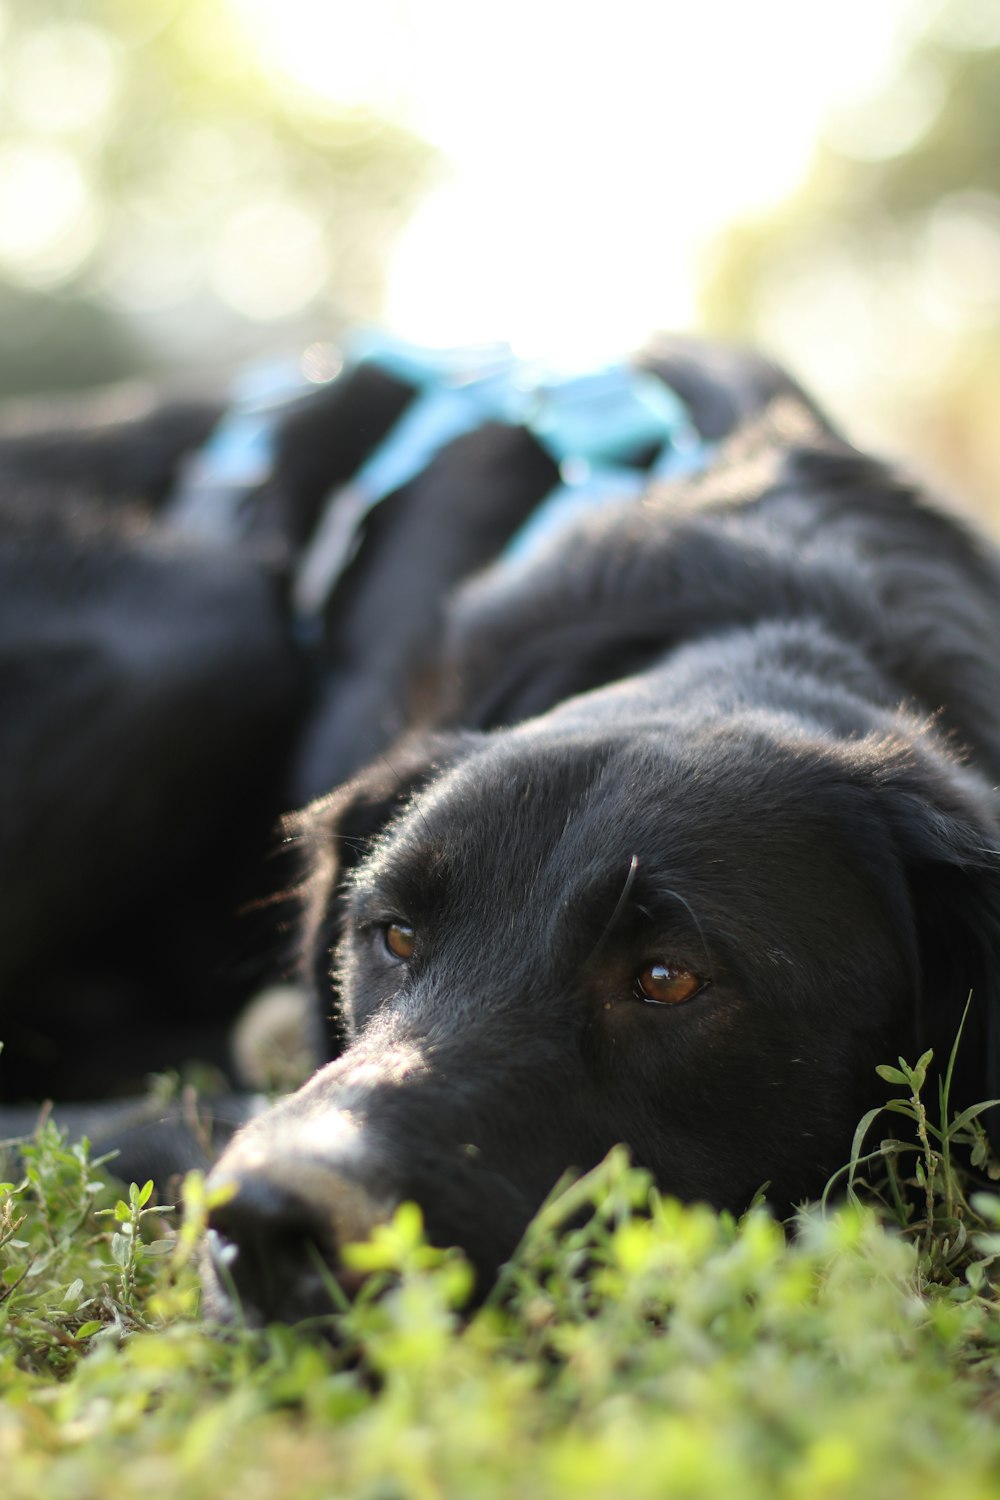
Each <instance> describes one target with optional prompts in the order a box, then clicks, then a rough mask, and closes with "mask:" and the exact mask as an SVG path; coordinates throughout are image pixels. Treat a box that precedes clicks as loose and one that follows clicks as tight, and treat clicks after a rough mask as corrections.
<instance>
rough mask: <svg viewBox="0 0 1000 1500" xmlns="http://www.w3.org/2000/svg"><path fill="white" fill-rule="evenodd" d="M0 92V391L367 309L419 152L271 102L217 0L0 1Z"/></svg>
mask: <svg viewBox="0 0 1000 1500" xmlns="http://www.w3.org/2000/svg"><path fill="white" fill-rule="evenodd" d="M0 78H2V85H0V394H3V393H9V392H12V391H22V392H27V391H31V390H37V389H43V388H54V387H65V386H69V385H73V384H76V383H82V382H84V381H94V380H99V379H107V378H114V377H117V376H119V375H122V374H126V373H130V372H132V371H134V370H136V369H139V368H142V367H147V368H148V367H150V366H156V365H159V366H161V367H162V366H163V365H169V364H171V363H175V362H176V363H179V362H184V363H189V362H191V361H192V359H197V360H199V361H200V362H201V363H202V364H204V363H205V362H206V361H209V362H214V363H216V364H223V363H225V362H226V361H227V359H231V358H232V357H234V356H235V355H238V354H239V353H240V352H241V350H243V349H246V348H250V347H259V346H260V344H261V342H262V341H264V340H265V339H266V337H267V335H264V334H262V332H261V325H270V326H271V328H272V329H274V328H275V327H276V326H279V325H281V326H283V327H284V328H285V329H287V327H288V324H289V322H290V321H291V322H293V323H294V321H295V320H301V325H302V326H303V327H304V326H305V320H306V318H308V328H309V335H308V336H310V337H318V336H324V335H328V334H330V333H336V332H337V331H338V329H339V328H340V327H341V326H342V325H343V323H344V322H345V321H347V320H348V319H352V320H353V319H358V318H370V317H373V316H377V314H378V312H379V308H380V302H381V296H382V268H383V266H384V263H385V259H386V254H387V251H388V248H389V245H390V242H391V239H392V237H393V235H394V234H395V233H396V232H397V231H398V230H399V229H400V228H401V227H402V225H403V223H404V222H405V220H406V218H407V216H408V214H409V212H410V210H411V209H412V207H413V205H414V203H415V202H416V199H417V197H418V196H419V194H420V193H421V192H422V191H423V190H424V189H425V188H426V187H427V186H428V184H429V182H430V180H431V173H432V169H433V154H432V152H431V150H430V148H428V147H427V146H426V145H425V144H424V143H423V142H421V141H419V140H417V139H416V138H415V137H414V136H412V135H411V134H409V133H408V132H406V131H405V130H404V129H402V128H400V127H399V126H396V125H392V124H389V123H387V122H385V121H384V120H381V119H378V118H376V117H374V116H373V115H372V114H371V113H370V112H366V111H362V110H343V109H340V110H338V109H336V108H335V107H334V106H332V105H328V104H326V103H325V102H324V101H323V100H321V99H319V98H316V97H313V96H312V95H308V96H307V95H305V94H303V93H302V92H296V91H294V90H293V89H292V87H291V86H288V87H287V88H283V87H281V86H280V85H279V84H277V83H276V82H275V81H274V79H273V78H272V77H271V76H270V75H269V74H267V73H266V71H265V70H264V69H263V68H262V66H261V64H260V62H259V60H258V58H257V57H256V55H255V53H254V50H253V47H252V45H251V42H250V40H249V39H248V36H247V34H246V32H245V30H244V28H243V27H242V26H241V25H240V23H239V20H238V17H237V14H236V12H235V10H234V9H233V8H231V7H230V6H229V5H227V4H225V3H223V0H0ZM248 323H249V331H248ZM285 337H286V339H287V337H288V334H287V332H286V335H285Z"/></svg>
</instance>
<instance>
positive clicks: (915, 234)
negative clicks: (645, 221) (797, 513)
mask: <svg viewBox="0 0 1000 1500" xmlns="http://www.w3.org/2000/svg"><path fill="white" fill-rule="evenodd" d="M914 9H916V7H915V8H914ZM700 300H701V307H702V311H703V320H704V324H705V326H706V327H708V328H710V329H714V330H715V331H718V332H721V333H729V334H732V333H739V334H742V335H744V336H746V337H749V338H751V339H753V340H755V341H760V342H763V343H765V344H766V345H767V346H768V347H769V348H771V349H772V350H773V351H774V352H775V353H776V354H777V355H778V356H779V357H783V358H786V359H787V360H788V361H789V362H790V363H791V364H792V365H793V366H794V367H795V369H796V370H797V372H798V373H799V374H800V375H801V376H802V377H803V378H804V379H805V380H806V381H807V382H808V383H810V384H811V385H814V386H815V387H816V388H817V389H819V390H820V391H822V392H824V393H825V395H826V397H827V399H828V400H830V401H831V402H832V404H833V406H834V407H835V408H836V409H837V410H838V411H842V412H844V413H845V414H847V416H848V419H849V425H850V428H851V431H852V433H853V434H854V435H856V436H857V437H858V439H859V440H862V441H865V440H867V441H873V442H875V443H881V444H882V445H883V446H884V445H885V443H886V442H888V443H890V444H891V446H892V447H893V448H895V449H898V451H899V452H901V453H903V454H904V455H914V456H915V459H916V460H917V461H918V463H919V467H921V468H922V469H923V471H924V472H928V471H929V472H930V473H931V474H932V475H933V476H935V477H936V478H937V479H938V481H939V482H940V483H942V484H944V485H945V486H946V487H948V488H950V489H952V490H954V491H955V492H956V493H958V494H959V495H960V496H963V497H965V498H966V499H967V500H968V501H969V502H970V503H972V504H974V505H975V506H976V507H977V508H978V509H980V510H981V511H983V512H984V513H985V514H986V515H987V516H988V517H990V519H991V520H992V521H993V522H994V523H995V524H998V525H1000V5H997V4H995V3H992V0H982V3H975V0H972V3H970V0H949V3H942V4H936V5H933V6H928V7H924V8H923V11H922V14H921V16H920V24H919V25H917V26H915V27H914V29H913V34H912V36H911V39H910V41H909V45H908V46H906V47H905V49H904V50H903V52H902V54H901V55H900V56H899V58H898V60H897V64H896V67H895V70H894V74H893V76H892V77H891V78H890V80H889V81H888V82H887V84H886V85H885V87H884V88H882V89H881V90H879V91H878V92H877V93H875V94H874V95H873V96H872V97H871V98H870V99H869V100H867V101H866V102H865V103H864V104H863V105H856V106H855V107H854V108H852V109H850V110H848V111H845V112H843V113H841V114H839V115H838V114H834V115H833V116H832V117H830V118H829V119H828V121H827V122H826V126H825V128H824V131H823V135H822V137H821V139H820V141H819V143H818V145H817V149H816V153H815V157H814V161H813V164H812V168H811V170H810V172H809V173H808V175H807V177H806V179H805V181H804V182H803V184H802V186H801V187H800V188H799V190H798V191H797V192H795V193H793V194H792V195H791V196H790V197H789V198H788V199H787V200H786V201H785V202H783V203H781V204H780V205H778V206H777V207H776V208H775V209H774V210H773V211H771V212H769V213H766V214H764V215H761V216H760V217H758V218H755V219H753V220H752V221H745V222H742V223H738V224H734V225H733V226H732V227H731V228H730V229H729V230H727V231H725V232H724V233H723V234H722V235H721V236H720V237H719V240H718V242H717V243H716V245H715V246H714V247H713V251H712V254H711V255H710V256H709V258H708V262H707V264H706V269H705V276H704V279H703V282H702V286H701V289H700Z"/></svg>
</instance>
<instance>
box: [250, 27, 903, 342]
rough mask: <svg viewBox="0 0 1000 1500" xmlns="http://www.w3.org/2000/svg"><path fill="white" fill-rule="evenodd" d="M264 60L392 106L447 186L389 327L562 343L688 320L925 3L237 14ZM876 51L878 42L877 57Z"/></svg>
mask: <svg viewBox="0 0 1000 1500" xmlns="http://www.w3.org/2000/svg"><path fill="white" fill-rule="evenodd" d="M230 3H232V4H233V5H234V6H235V7H236V8H237V10H238V12H239V13H240V14H241V16H242V18H243V19H244V21H245V23H246V24H247V26H248V27H249V28H250V30H251V33H252V34H253V35H255V36H256V37H257V39H258V51H259V56H260V62H261V66H262V67H264V68H265V69H266V70H268V71H271V72H273V71H275V70H277V71H278V72H281V73H283V74H284V75H285V76H286V78H289V79H291V80H294V82H295V84H296V85H297V86H298V87H300V88H301V89H302V90H305V91H309V92H312V93H313V94H319V95H321V96H322V97H323V98H324V99H325V100H327V101H328V102H333V103H337V104H343V105H350V106H358V105H369V106H371V107H373V108H375V109H381V110H385V111H387V112H389V113H392V114H393V115H394V117H396V118H399V119H401V120H402V121H403V123H404V124H407V125H410V126H411V127H412V128H414V129H415V130H416V131H417V132H419V133H420V134H422V135H424V136H425V137H426V138H427V139H429V140H430V141H431V142H432V143H433V144H434V145H435V146H437V147H438V148H439V149H440V150H441V152H442V153H443V156H444V158H445V161H446V167H447V181H446V182H445V183H444V184H443V186H441V187H440V188H439V190H438V191H437V192H436V193H435V194H433V195H431V197H429V198H428V199H427V200H426V201H425V203H424V204H423V206H422V207H421V208H419V209H418V211H417V213H416V215H415V216H414V219H413V220H412V222H411V224H410V226H409V228H408V230H407V231H406V233H404V235H403V236H402V238H401V240H400V242H399V244H398V246H397V248H396V251H395V254H394V257H393V260H392V263H391V266H390V276H389V293H388V305H387V314H388V317H389V320H390V321H391V322H392V324H393V325H394V326H395V327H397V328H398V329H399V330H400V331H401V332H404V333H407V334H409V335H410V336H412V337H417V338H424V339H427V338H435V339H436V340H437V341H445V340H453V339H461V338H477V337H484V336H495V335H497V334H502V335H503V336H504V337H507V338H513V339H514V340H515V341H517V342H520V343H526V344H527V345H529V346H531V347H544V346H548V345H559V346H560V347H562V346H564V345H565V344H566V342H567V341H575V340H578V339H579V337H580V330H581V327H582V326H583V325H586V327H587V328H588V329H589V332H590V334H591V335H592V336H593V337H594V339H595V340H596V342H597V343H599V344H603V343H605V342H611V343H619V344H620V343H621V342H623V341H624V342H632V341H633V340H634V338H635V336H636V333H637V330H638V331H639V332H640V334H641V332H643V331H648V330H649V329H650V328H651V327H653V326H665V325H671V326H678V325H684V324H689V323H690V322H691V321H692V319H693V318H694V316H695V298H694V289H695V284H696V274H695V273H696V268H697V261H698V258H699V256H700V255H701V254H703V253H704V247H705V245H706V243H707V241H708V240H709V239H710V238H711V236H712V235H713V234H715V233H716V232H717V231H718V230H719V229H720V228H722V227H723V226H724V225H725V224H727V223H728V222H730V221H731V220H732V219H733V218H734V217H737V216H740V215H745V214H751V213H753V212H755V211H759V210H762V209H764V208H766V207H768V206H771V205H773V204H774V203H775V202H777V201H778V200H780V199H781V198H782V197H783V196H784V195H785V194H787V193H788V192H790V191H791V190H792V189H793V188H794V187H795V186H796V185H797V183H798V182H799V181H800V180H801V179H802V178H803V177H804V175H805V173H806V171H807V169H808V167H809V164H810V160H811V156H812V152H813V149H814V145H815V141H816V137H817V134H818V131H819V129H820V126H821V123H822V120H823V118H824V115H825V114H826V112H827V111H828V110H829V109H830V107H831V106H832V105H833V104H834V103H836V102H837V101H838V100H843V99H849V98H857V97H859V96H863V95H864V94H865V93H866V92H869V91H871V90H872V89H873V88H874V87H876V86H877V84H878V83H879V82H880V81H881V80H882V79H883V78H884V76H885V72H886V66H887V60H888V59H889V58H890V57H891V56H892V55H893V53H894V48H895V47H896V46H897V45H898V37H899V31H900V25H901V18H902V17H903V16H904V13H905V12H906V11H907V4H906V0H881V3H880V4H879V5H876V6H872V5H871V4H870V0H842V3H841V5H840V6H839V7H837V9H836V13H835V14H834V13H832V12H829V11H817V10H816V9H815V7H812V6H806V5H802V4H801V3H800V0H758V3H757V4H756V5H754V6H746V5H744V4H742V3H739V4H738V3H736V0H701V3H700V4H699V5H698V6H691V5H689V4H684V5H680V4H675V3H663V4H659V5H651V4H649V3H648V0H617V3H616V4H615V6H614V7H613V9H609V8H608V7H607V5H606V4H604V3H601V4H596V3H588V0H575V3H569V0H546V3H541V0H507V3H506V4H505V5H504V7H502V8H501V9H496V10H494V9H488V10H487V9H484V8H483V7H480V6H474V5H469V4H468V3H467V0H366V4H365V5H364V6H357V5H356V4H354V3H353V0H352V3H347V0H328V3H327V4H325V5H324V6H322V7H319V6H316V5H315V4H313V3H312V0H230ZM862 38H863V42H864V45H863V46H862V45H860V41H861V39H862Z"/></svg>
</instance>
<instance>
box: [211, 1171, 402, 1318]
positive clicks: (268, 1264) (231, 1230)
mask: <svg viewBox="0 0 1000 1500" xmlns="http://www.w3.org/2000/svg"><path fill="white" fill-rule="evenodd" d="M209 1190H210V1196H211V1198H212V1199H213V1200H214V1203H213V1206H212V1208H211V1210H210V1214H209V1225H208V1232H207V1235H206V1239H205V1250H204V1255H203V1262H202V1279H203V1285H204V1288H205V1299H206V1310H207V1311H208V1312H209V1314H210V1316H213V1317H215V1318H217V1319H219V1320H221V1321H224V1322H232V1321H234V1320H237V1319H241V1320H242V1321H244V1322H246V1323H247V1324H248V1325H249V1326H261V1325H263V1324H266V1323H269V1322H274V1321H278V1320H280V1321H282V1322H292V1323H299V1322H302V1321H303V1320H312V1319H323V1318H329V1317H330V1316H331V1315H332V1314H334V1313H335V1312H336V1311H338V1309H342V1308H343V1306H344V1304H345V1301H346V1299H348V1298H350V1297H352V1296H354V1295H355V1294H356V1293H357V1291H358V1290H359V1288H360V1285H361V1284H362V1282H363V1280H364V1277H363V1275H362V1274H361V1273H360V1272H358V1271H357V1270H355V1269H353V1267H352V1266H351V1265H350V1263H349V1262H348V1261H345V1258H344V1256H343V1254H342V1251H343V1247H344V1246H345V1245H350V1244H354V1243H356V1242H358V1241H362V1240H366V1239H368V1237H369V1236H370V1235H371V1232H372V1230H373V1229H374V1228H375V1227H376V1225H378V1224H381V1223H385V1222H386V1221H387V1220H388V1219H389V1218H390V1217H391V1214H392V1212H393V1209H394V1206H395V1202H394V1199H393V1198H392V1197H390V1196H388V1195H383V1196H375V1195H374V1194H373V1193H371V1192H369V1191H368V1190H367V1189H366V1188H364V1187H363V1186H362V1185H361V1184H360V1183H359V1182H357V1181H355V1180H353V1179H352V1178H351V1177H350V1176H348V1175H346V1174H345V1173H344V1171H343V1170H337V1169H336V1168H335V1167H333V1166H331V1165H329V1164H327V1163H326V1162H323V1161H319V1160H317V1159H316V1158H314V1157H306V1158H303V1157H301V1156H294V1157H291V1156H289V1157H282V1156H277V1157H269V1158H266V1159H261V1160H255V1159H254V1158H253V1155H252V1154H250V1160H249V1161H242V1162H241V1161H240V1157H239V1154H238V1153H237V1155H236V1158H235V1160H232V1161H229V1160H228V1159H227V1157H224V1158H223V1160H222V1162H221V1163H220V1164H219V1167H218V1168H217V1169H216V1171H215V1172H214V1173H213V1174H212V1177H211V1178H210V1181H209Z"/></svg>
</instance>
